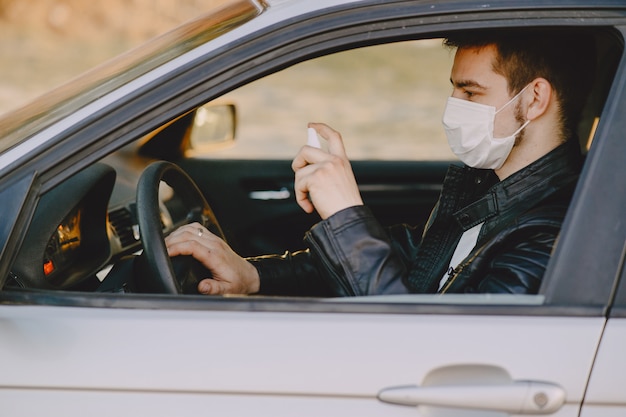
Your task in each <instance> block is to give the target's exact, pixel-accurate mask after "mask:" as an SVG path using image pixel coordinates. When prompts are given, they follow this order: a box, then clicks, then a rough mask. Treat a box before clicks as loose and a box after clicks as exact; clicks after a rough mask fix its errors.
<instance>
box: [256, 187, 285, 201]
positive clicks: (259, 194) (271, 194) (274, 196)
mask: <svg viewBox="0 0 626 417" xmlns="http://www.w3.org/2000/svg"><path fill="white" fill-rule="evenodd" d="M248 197H250V199H252V200H287V199H288V198H289V197H291V193H290V192H289V190H288V189H287V188H285V187H283V188H281V189H280V190H260V191H250V193H249V194H248Z"/></svg>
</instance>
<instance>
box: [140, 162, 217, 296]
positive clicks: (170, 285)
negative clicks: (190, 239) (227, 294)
mask: <svg viewBox="0 0 626 417" xmlns="http://www.w3.org/2000/svg"><path fill="white" fill-rule="evenodd" d="M161 181H163V182H165V183H166V184H167V185H169V186H170V187H172V189H173V190H174V192H175V194H176V196H177V197H178V198H179V199H180V201H181V203H182V206H183V208H184V209H185V210H186V212H187V215H186V223H192V222H198V223H201V224H202V225H203V226H204V227H206V228H207V229H208V230H210V231H211V232H212V233H214V234H216V235H217V236H219V237H221V238H222V239H224V233H223V232H222V229H221V227H220V226H219V223H218V222H217V219H216V218H215V215H214V214H213V210H211V207H210V206H209V204H208V203H207V201H206V200H205V198H204V196H203V195H202V192H201V191H200V190H199V189H198V187H197V185H196V184H195V183H194V182H193V180H192V179H191V178H190V177H189V176H188V175H187V174H186V173H185V172H184V171H183V170H182V169H181V168H180V167H178V166H177V165H175V164H172V163H170V162H166V161H158V162H153V163H152V164H150V165H149V166H148V167H147V168H146V169H145V170H144V171H143V173H142V174H141V177H140V178H139V183H138V184H137V220H138V223H139V232H140V235H141V242H142V245H143V253H142V254H141V255H140V256H139V257H138V258H137V260H136V264H135V265H136V266H135V275H136V280H137V285H138V287H139V288H140V290H141V292H153V293H165V294H188V293H197V290H196V286H197V283H198V281H199V280H200V279H202V278H206V277H208V276H210V272H209V271H208V270H206V269H204V267H202V266H201V264H200V262H198V261H196V260H195V259H194V258H192V257H191V256H176V257H174V258H172V259H170V257H169V256H168V254H167V249H166V247H165V241H164V236H163V224H162V219H161V210H160V207H159V185H160V183H161Z"/></svg>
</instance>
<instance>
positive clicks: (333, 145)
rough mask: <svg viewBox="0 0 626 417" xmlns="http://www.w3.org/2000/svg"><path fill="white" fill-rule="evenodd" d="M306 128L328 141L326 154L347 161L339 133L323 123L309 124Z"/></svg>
mask: <svg viewBox="0 0 626 417" xmlns="http://www.w3.org/2000/svg"><path fill="white" fill-rule="evenodd" d="M308 127H312V128H313V129H315V131H316V132H317V133H318V134H319V135H320V136H321V137H323V138H324V139H326V141H328V152H329V153H330V154H331V155H336V156H339V157H340V158H345V159H347V155H346V148H345V146H344V145H343V139H342V138H341V134H340V133H339V132H337V131H336V130H335V129H333V128H332V127H330V126H328V125H327V124H325V123H309V124H308Z"/></svg>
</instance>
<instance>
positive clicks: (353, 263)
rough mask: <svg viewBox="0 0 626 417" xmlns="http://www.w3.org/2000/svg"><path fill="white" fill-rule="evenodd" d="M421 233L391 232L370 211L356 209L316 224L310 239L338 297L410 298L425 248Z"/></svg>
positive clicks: (398, 229)
mask: <svg viewBox="0 0 626 417" xmlns="http://www.w3.org/2000/svg"><path fill="white" fill-rule="evenodd" d="M415 232H416V230H415V229H413V228H410V227H408V226H403V225H401V226H396V227H393V228H390V229H387V228H385V227H383V226H382V225H381V224H380V223H379V222H378V221H377V220H376V219H375V218H374V216H373V215H372V213H371V212H370V210H369V209H368V208H367V207H365V206H355V207H350V208H347V209H345V210H342V211H340V212H338V213H335V214H334V215H333V216H331V217H329V218H328V219H326V220H324V221H322V222H320V223H318V224H316V225H315V226H313V227H312V228H311V230H309V231H308V232H307V233H306V235H305V239H304V240H305V242H306V243H307V244H308V246H309V248H310V251H311V254H312V258H313V259H314V262H315V263H316V264H317V266H318V268H319V269H320V270H323V271H324V273H323V278H324V279H326V280H327V284H328V286H329V287H330V288H331V291H332V293H333V294H334V295H336V296H359V295H373V294H405V293H408V292H409V291H408V288H407V286H406V285H405V283H406V278H407V275H408V271H409V268H410V265H411V261H412V259H413V257H414V255H415V251H416V250H417V246H419V243H417V244H416V242H415V239H416V237H418V238H419V236H420V234H419V233H415ZM418 240H419V239H418Z"/></svg>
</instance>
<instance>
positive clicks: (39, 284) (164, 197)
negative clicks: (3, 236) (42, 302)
mask: <svg viewBox="0 0 626 417" xmlns="http://www.w3.org/2000/svg"><path fill="white" fill-rule="evenodd" d="M123 155H124V154H123V152H122V153H121V154H117V155H114V156H112V157H109V158H107V159H106V160H105V161H103V162H101V163H98V164H95V165H92V166H90V167H88V168H87V169H85V170H83V171H81V172H79V173H77V174H76V175H74V176H72V177H71V178H69V179H68V180H66V181H64V182H63V183H61V184H59V185H57V186H56V187H55V188H53V189H52V190H50V191H49V192H47V193H46V194H44V195H43V196H42V197H41V199H40V201H39V203H38V205H37V208H36V210H35V213H34V216H33V221H32V222H31V225H30V227H29V229H28V231H27V232H26V235H25V238H24V242H23V244H22V247H21V249H20V251H19V253H18V255H17V258H16V261H15V263H14V266H13V268H12V270H11V274H10V279H9V280H8V281H7V283H6V285H5V286H6V287H21V288H36V289H56V290H81V291H96V290H97V289H98V287H99V285H100V282H101V280H102V279H103V278H104V275H103V273H102V271H107V270H108V269H110V268H111V266H113V265H114V264H115V263H116V262H117V261H118V260H119V259H121V258H123V257H126V256H128V255H131V254H134V253H137V252H139V251H140V250H141V249H142V246H141V239H140V234H139V228H138V225H137V217H136V206H135V190H136V184H137V181H138V178H139V176H140V175H141V172H142V171H143V168H145V166H147V165H148V164H149V163H150V162H151V160H150V159H149V158H146V159H145V160H141V161H140V162H138V160H137V158H135V160H134V162H133V163H132V164H128V163H127V162H128V161H125V159H126V158H124V156H123ZM120 174H121V175H120ZM159 198H160V200H161V201H160V204H159V205H160V207H159V208H160V212H161V219H162V226H163V232H164V233H168V232H169V231H171V230H173V228H175V227H176V226H177V225H178V224H180V223H181V222H182V221H184V214H182V213H181V212H180V210H177V209H176V207H177V203H176V197H175V195H174V193H173V192H172V190H171V189H168V186H167V185H166V184H163V186H162V191H160V193H159ZM181 216H182V218H180V217H181Z"/></svg>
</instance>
